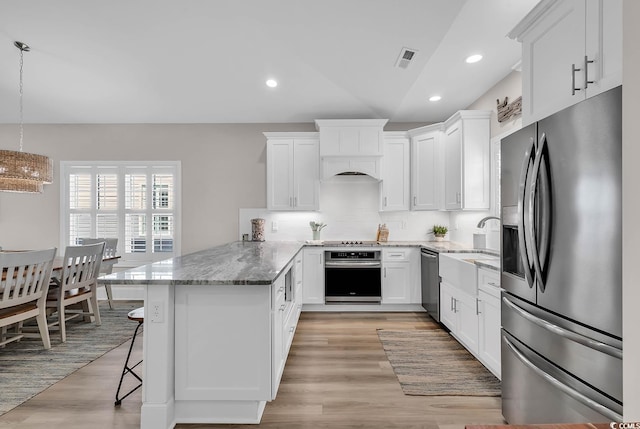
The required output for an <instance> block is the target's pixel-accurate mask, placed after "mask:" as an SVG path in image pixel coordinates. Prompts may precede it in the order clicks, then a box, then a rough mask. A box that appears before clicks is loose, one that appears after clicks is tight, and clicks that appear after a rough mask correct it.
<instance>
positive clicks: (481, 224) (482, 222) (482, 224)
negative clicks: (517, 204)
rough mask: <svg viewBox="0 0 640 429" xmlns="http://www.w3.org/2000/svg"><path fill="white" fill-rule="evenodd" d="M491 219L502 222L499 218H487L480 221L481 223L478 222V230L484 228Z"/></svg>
mask: <svg viewBox="0 0 640 429" xmlns="http://www.w3.org/2000/svg"><path fill="white" fill-rule="evenodd" d="M490 219H496V220H500V218H499V217H496V216H487V217H483V218H482V219H480V222H478V226H477V227H478V228H484V224H485V223H487V221H488V220H490Z"/></svg>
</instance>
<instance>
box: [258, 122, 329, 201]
mask: <svg viewBox="0 0 640 429" xmlns="http://www.w3.org/2000/svg"><path fill="white" fill-rule="evenodd" d="M264 134H265V136H266V137H267V209H269V210H318V206H319V186H320V173H319V169H320V158H319V142H318V138H317V133H308V134H303V133H300V134H298V135H294V134H293V133H284V134H286V138H285V137H283V135H282V134H280V133H264Z"/></svg>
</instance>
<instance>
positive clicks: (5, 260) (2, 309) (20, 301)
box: [0, 247, 56, 349]
mask: <svg viewBox="0 0 640 429" xmlns="http://www.w3.org/2000/svg"><path fill="white" fill-rule="evenodd" d="M55 256H56V248H55V247H54V248H52V249H47V250H36V251H29V252H2V253H0V268H1V271H0V272H1V273H2V278H1V280H0V327H2V328H3V338H2V339H1V340H2V341H1V342H0V345H5V344H7V343H9V342H11V341H18V340H20V339H21V338H22V337H24V334H23V333H22V332H21V330H20V329H19V328H17V329H16V332H15V333H9V332H7V331H6V330H5V329H4V328H6V327H7V326H9V325H13V324H17V326H18V327H20V326H21V325H22V322H24V321H26V320H28V319H31V318H34V317H35V318H36V321H37V322H38V330H39V331H40V338H42V344H43V345H44V348H45V349H50V348H51V341H50V340H49V330H48V329H47V316H46V307H45V304H46V299H47V292H48V290H49V281H50V279H51V269H52V267H53V259H54V258H55ZM9 335H11V336H10V337H9Z"/></svg>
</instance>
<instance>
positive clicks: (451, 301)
mask: <svg viewBox="0 0 640 429" xmlns="http://www.w3.org/2000/svg"><path fill="white" fill-rule="evenodd" d="M451 311H454V310H453V297H451Z"/></svg>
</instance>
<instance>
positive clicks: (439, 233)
mask: <svg viewBox="0 0 640 429" xmlns="http://www.w3.org/2000/svg"><path fill="white" fill-rule="evenodd" d="M447 231H449V229H448V228H447V227H446V226H442V225H433V228H432V229H431V232H433V235H435V237H436V241H444V236H445V235H447Z"/></svg>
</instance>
